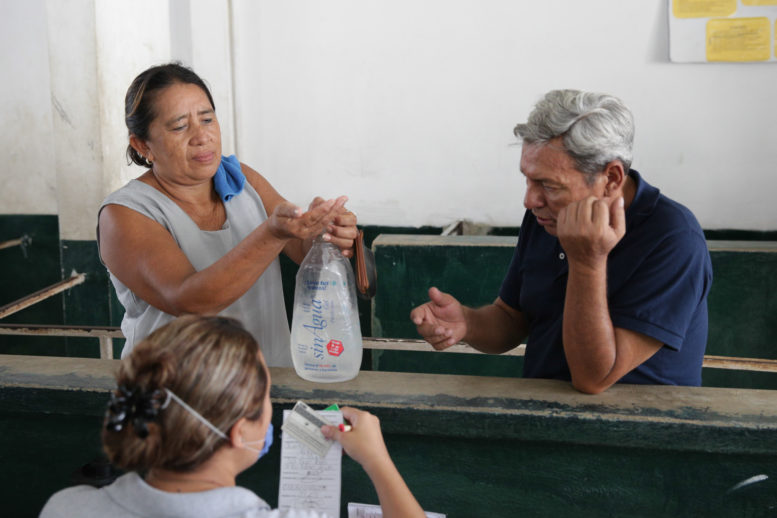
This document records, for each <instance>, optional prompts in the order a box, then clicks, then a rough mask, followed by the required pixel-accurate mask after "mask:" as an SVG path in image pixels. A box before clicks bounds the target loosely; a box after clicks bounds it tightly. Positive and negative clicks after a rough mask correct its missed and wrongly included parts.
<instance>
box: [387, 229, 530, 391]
mask: <svg viewBox="0 0 777 518" xmlns="http://www.w3.org/2000/svg"><path fill="white" fill-rule="evenodd" d="M515 242H516V238H515V237H502V238H495V237H484V236H450V237H444V238H443V237H440V236H408V237H406V236H381V237H379V238H378V239H376V241H374V242H373V250H374V252H375V261H376V265H377V269H378V279H379V291H378V294H377V296H376V298H375V300H374V302H373V322H372V325H373V334H374V335H375V336H382V337H392V338H418V333H417V332H416V329H415V325H414V324H413V323H412V322H411V321H410V317H409V315H410V310H412V309H413V308H414V307H416V306H417V305H419V304H423V303H424V302H426V301H427V300H428V295H427V291H428V289H429V287H431V286H437V287H438V288H439V289H441V290H443V291H445V292H447V293H450V294H452V295H453V296H454V297H456V298H457V299H459V301H461V302H462V303H463V304H466V305H470V306H481V305H483V304H487V303H489V302H492V301H493V300H494V299H495V298H496V295H497V293H498V291H499V287H500V286H501V284H502V279H503V278H504V275H505V272H506V271H507V267H508V266H509V264H510V259H511V258H512V256H513V249H514V247H515ZM373 368H374V369H376V370H385V371H401V372H430V373H441V374H442V373H451V374H473V375H486V376H520V375H521V372H522V370H523V358H520V357H507V356H488V355H473V354H437V353H433V352H429V353H426V352H404V351H402V352H400V351H373Z"/></svg>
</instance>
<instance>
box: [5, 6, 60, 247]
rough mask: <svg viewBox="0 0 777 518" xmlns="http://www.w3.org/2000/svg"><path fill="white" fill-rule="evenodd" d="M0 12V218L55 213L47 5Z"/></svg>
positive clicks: (55, 191) (8, 7)
mask: <svg viewBox="0 0 777 518" xmlns="http://www.w3.org/2000/svg"><path fill="white" fill-rule="evenodd" d="M0 7H2V13H3V15H2V16H0V35H1V36H0V38H2V47H3V51H2V52H0V70H2V71H3V80H2V81H1V82H0V121H2V124H0V142H2V143H3V145H2V146H1V147H0V163H2V166H0V167H1V169H0V179H2V186H1V187H0V214H56V213H57V190H56V187H57V181H56V171H55V167H54V153H53V147H54V128H53V123H52V109H53V108H52V104H53V103H52V101H53V99H52V97H51V92H50V89H49V84H50V80H49V54H48V39H47V38H46V9H45V4H44V2H43V1H37V2H23V1H10V2H9V1H7V0H6V1H2V2H0ZM31 36H33V37H31ZM11 237H12V236H6V237H5V238H7V239H10V238H11ZM2 239H3V238H0V240H2Z"/></svg>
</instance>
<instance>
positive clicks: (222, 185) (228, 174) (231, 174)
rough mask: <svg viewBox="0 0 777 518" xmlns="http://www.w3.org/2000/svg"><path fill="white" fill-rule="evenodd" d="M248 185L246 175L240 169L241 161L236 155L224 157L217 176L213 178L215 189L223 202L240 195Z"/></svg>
mask: <svg viewBox="0 0 777 518" xmlns="http://www.w3.org/2000/svg"><path fill="white" fill-rule="evenodd" d="M245 183H246V175H244V174H243V170H242V169H241V168H240V161H239V160H238V159H237V157H236V156H235V155H230V156H222V157H221V163H220V164H219V168H218V170H217V171H216V175H215V176H214V177H213V188H214V189H216V192H217V193H218V195H219V197H220V198H221V199H222V200H223V201H225V202H226V201H229V200H230V199H231V198H232V196H234V195H235V194H240V191H242V190H243V186H244V185H245Z"/></svg>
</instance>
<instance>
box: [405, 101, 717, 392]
mask: <svg viewBox="0 0 777 518" xmlns="http://www.w3.org/2000/svg"><path fill="white" fill-rule="evenodd" d="M515 134H516V136H517V137H519V138H520V139H521V140H522V143H523V148H522V152H521V172H522V173H523V175H524V176H525V177H526V196H525V198H524V205H525V207H526V209H527V210H526V213H525V215H524V219H523V222H522V223H521V228H520V236H519V240H518V244H517V246H516V248H515V254H514V256H513V260H512V263H511V264H510V268H509V270H508V272H507V275H506V277H505V279H504V281H503V283H502V288H501V289H500V292H499V296H498V297H497V299H496V300H495V301H494V303H493V304H489V305H487V306H484V307H481V308H477V309H473V308H468V307H465V306H462V305H461V304H460V303H459V302H458V301H457V300H456V299H455V298H454V297H453V296H451V295H449V294H447V293H443V292H441V291H440V290H438V289H437V288H430V289H429V298H430V301H429V302H427V303H426V304H423V305H421V306H418V307H417V308H415V309H414V310H413V311H412V312H411V313H410V318H411V320H412V321H413V322H414V323H415V324H416V326H417V328H418V332H419V333H420V334H421V335H422V336H423V337H424V338H425V339H426V340H427V341H428V342H429V343H431V344H432V345H433V346H434V347H435V348H436V349H445V348H447V347H450V346H451V345H453V344H455V343H456V342H458V341H460V340H463V341H465V342H467V343H469V344H470V345H471V346H472V347H475V348H476V349H478V350H480V351H483V352H486V353H492V354H499V353H503V352H505V351H508V350H510V349H512V348H514V347H516V346H517V345H518V344H520V343H521V341H522V340H524V339H526V355H525V358H524V373H523V374H524V377H534V378H555V379H566V380H571V381H572V384H573V385H574V387H575V388H577V389H578V390H580V391H582V392H588V393H599V392H601V391H603V390H606V389H607V388H608V387H610V386H611V385H612V384H614V383H617V382H621V383H641V384H672V385H700V384H701V366H702V359H703V357H704V350H705V347H706V343H707V294H708V292H709V289H710V285H711V283H712V266H711V262H710V257H709V252H708V250H707V245H706V241H705V238H704V234H703V233H702V230H701V227H700V226H699V223H698V222H697V221H696V218H694V216H693V214H692V213H691V212H690V211H689V210H688V209H687V208H685V207H684V206H682V205H680V204H679V203H677V202H675V201H673V200H670V199H669V198H667V197H666V196H664V195H663V194H661V193H660V192H659V190H658V189H656V188H655V187H653V186H651V185H649V184H648V183H647V182H646V181H645V180H644V179H642V177H641V176H640V174H639V173H638V172H637V171H635V170H633V169H631V161H632V143H633V140H634V123H633V118H632V115H631V112H630V111H629V110H628V108H626V106H624V104H623V103H622V102H621V101H620V100H619V99H617V98H616V97H613V96H611V95H606V94H599V93H590V92H580V91H577V90H554V91H551V92H549V93H547V94H546V95H545V96H544V98H543V99H541V100H540V101H539V102H538V103H537V105H536V106H535V108H534V110H533V111H532V113H531V114H530V116H529V120H528V122H527V123H525V124H519V125H518V126H516V127H515Z"/></svg>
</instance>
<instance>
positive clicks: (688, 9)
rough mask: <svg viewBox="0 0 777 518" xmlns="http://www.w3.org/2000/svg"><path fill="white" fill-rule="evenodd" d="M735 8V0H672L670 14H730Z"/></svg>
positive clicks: (693, 16)
mask: <svg viewBox="0 0 777 518" xmlns="http://www.w3.org/2000/svg"><path fill="white" fill-rule="evenodd" d="M753 1H756V0H753ZM736 10H737V0H672V14H674V16H675V18H711V17H713V16H730V15H732V14H734V13H735V12H736Z"/></svg>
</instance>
